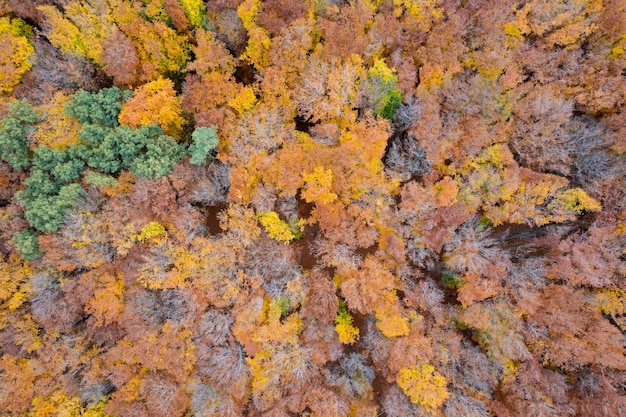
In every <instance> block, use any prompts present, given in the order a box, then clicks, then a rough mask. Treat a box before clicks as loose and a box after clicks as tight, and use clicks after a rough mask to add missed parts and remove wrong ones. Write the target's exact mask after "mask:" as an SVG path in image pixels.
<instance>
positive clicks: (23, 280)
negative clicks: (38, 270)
mask: <svg viewBox="0 0 626 417" xmlns="http://www.w3.org/2000/svg"><path fill="white" fill-rule="evenodd" d="M30 274H31V270H30V268H29V266H28V263H24V262H22V261H20V260H19V259H18V258H16V257H10V258H9V260H8V262H3V261H0V311H2V310H3V309H5V308H6V309H8V310H9V311H15V310H17V309H18V308H20V307H21V306H22V305H23V304H24V302H26V301H27V300H28V298H29V297H30V291H31V288H30V283H29V279H28V277H29V276H30ZM0 323H1V320H0ZM0 326H1V324H0Z"/></svg>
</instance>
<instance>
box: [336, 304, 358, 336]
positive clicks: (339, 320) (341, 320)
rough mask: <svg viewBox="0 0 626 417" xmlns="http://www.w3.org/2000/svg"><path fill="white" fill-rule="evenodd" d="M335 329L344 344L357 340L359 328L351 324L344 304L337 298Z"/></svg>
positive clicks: (350, 318) (350, 317)
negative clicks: (337, 308)
mask: <svg viewBox="0 0 626 417" xmlns="http://www.w3.org/2000/svg"><path fill="white" fill-rule="evenodd" d="M335 330H336V331H337V335H338V336H339V341H340V342H341V343H343V344H344V345H347V344H352V343H354V342H356V341H357V340H359V328H358V327H354V326H353V325H352V316H351V315H350V313H348V310H347V309H346V305H345V303H344V302H343V301H342V300H339V312H338V314H337V317H336V318H335Z"/></svg>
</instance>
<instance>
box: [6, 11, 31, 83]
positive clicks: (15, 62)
mask: <svg viewBox="0 0 626 417" xmlns="http://www.w3.org/2000/svg"><path fill="white" fill-rule="evenodd" d="M31 36H32V30H31V29H30V27H29V26H28V25H27V24H26V23H24V21H22V20H21V19H9V18H8V17H1V18H0V50H2V54H0V93H10V92H11V91H12V90H13V87H15V86H16V85H17V84H19V82H20V80H21V79H22V76H23V75H24V74H25V73H27V72H28V71H29V70H30V69H31V67H32V63H31V56H32V54H33V53H34V52H35V48H34V47H33V45H32V44H31V43H30V40H29V38H30V37H31Z"/></svg>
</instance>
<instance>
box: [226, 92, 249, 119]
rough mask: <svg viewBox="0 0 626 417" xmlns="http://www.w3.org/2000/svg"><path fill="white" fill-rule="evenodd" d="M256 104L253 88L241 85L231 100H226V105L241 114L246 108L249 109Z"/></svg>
mask: <svg viewBox="0 0 626 417" xmlns="http://www.w3.org/2000/svg"><path fill="white" fill-rule="evenodd" d="M255 104H256V95H255V94H254V90H253V89H252V88H250V87H243V88H242V89H241V90H239V92H238V93H237V95H236V96H235V97H233V99H232V100H230V101H229V102H228V105H229V106H230V107H232V108H233V109H235V110H237V113H239V114H242V113H243V112H245V111H246V110H250V109H251V108H253V107H254V105H255Z"/></svg>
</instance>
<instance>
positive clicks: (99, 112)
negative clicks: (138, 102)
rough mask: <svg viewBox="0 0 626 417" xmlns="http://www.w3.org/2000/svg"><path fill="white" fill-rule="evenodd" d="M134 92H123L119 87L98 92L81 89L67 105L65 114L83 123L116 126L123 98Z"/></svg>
mask: <svg viewBox="0 0 626 417" xmlns="http://www.w3.org/2000/svg"><path fill="white" fill-rule="evenodd" d="M131 95H132V93H130V92H128V91H125V92H122V90H120V89H119V88H117V87H112V88H103V89H101V90H100V91H98V92H97V93H89V92H87V91H85V90H82V89H81V90H79V91H78V92H76V94H74V95H73V96H72V100H71V101H70V102H69V103H67V104H66V105H65V114H67V115H68V116H70V117H73V118H75V119H76V120H78V121H79V122H80V123H81V124H83V125H85V124H99V125H103V126H105V127H116V126H118V125H119V123H118V121H117V117H118V114H119V113H120V111H121V110H122V103H121V100H123V99H128V98H129V97H130V96H131Z"/></svg>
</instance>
